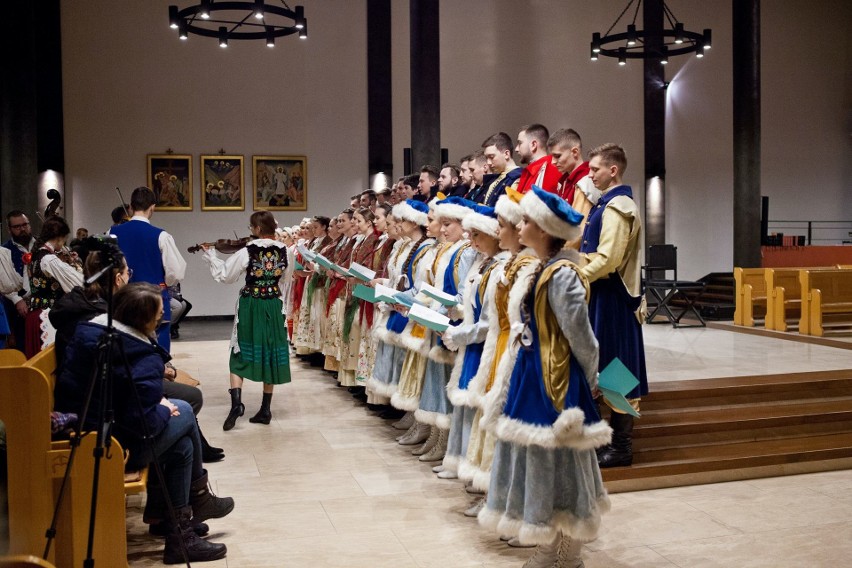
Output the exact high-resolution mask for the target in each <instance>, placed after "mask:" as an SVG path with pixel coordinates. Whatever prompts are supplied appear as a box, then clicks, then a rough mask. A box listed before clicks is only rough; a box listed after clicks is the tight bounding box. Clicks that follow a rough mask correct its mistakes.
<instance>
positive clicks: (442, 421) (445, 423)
mask: <svg viewBox="0 0 852 568" xmlns="http://www.w3.org/2000/svg"><path fill="white" fill-rule="evenodd" d="M394 406H396V405H394ZM414 419H415V420H416V421H417V422H420V423H422V424H428V425H430V426H435V427H436V428H438V429H439V430H449V429H450V422H451V421H452V415H451V414H441V413H439V412H432V411H430V410H423V409H422V408H418V409H417V410H415V411H414Z"/></svg>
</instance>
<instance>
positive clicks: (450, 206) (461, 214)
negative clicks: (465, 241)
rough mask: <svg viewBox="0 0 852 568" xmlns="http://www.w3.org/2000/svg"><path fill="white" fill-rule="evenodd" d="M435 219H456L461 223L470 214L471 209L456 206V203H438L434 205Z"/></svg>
mask: <svg viewBox="0 0 852 568" xmlns="http://www.w3.org/2000/svg"><path fill="white" fill-rule="evenodd" d="M434 211H435V217H438V218H440V219H458V220H459V221H461V220H462V219H464V218H465V217H467V216H468V215H470V214H471V213H473V209H470V208H469V207H465V206H464V205H458V204H457V203H439V204H437V205H435V209H434Z"/></svg>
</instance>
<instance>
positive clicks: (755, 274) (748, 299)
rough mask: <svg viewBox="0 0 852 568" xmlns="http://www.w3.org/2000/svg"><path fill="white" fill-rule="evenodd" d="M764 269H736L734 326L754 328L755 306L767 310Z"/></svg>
mask: <svg viewBox="0 0 852 568" xmlns="http://www.w3.org/2000/svg"><path fill="white" fill-rule="evenodd" d="M765 270H766V269H764V268H740V267H735V268H734V282H735V288H734V305H735V308H734V324H736V325H744V326H747V327H754V315H755V306H762V307H763V308H764V309H765V308H766V297H767V294H766V279H765V277H764V272H765Z"/></svg>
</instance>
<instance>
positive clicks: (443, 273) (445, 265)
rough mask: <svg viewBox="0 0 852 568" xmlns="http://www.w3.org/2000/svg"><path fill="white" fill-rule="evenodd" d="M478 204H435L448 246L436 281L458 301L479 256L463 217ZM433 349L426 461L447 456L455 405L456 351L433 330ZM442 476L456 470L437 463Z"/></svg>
mask: <svg viewBox="0 0 852 568" xmlns="http://www.w3.org/2000/svg"><path fill="white" fill-rule="evenodd" d="M475 208H476V204H475V203H473V202H472V201H468V200H466V199H462V198H460V197H448V198H447V199H444V200H442V201H438V202H437V203H436V204H435V212H434V214H435V217H436V219H437V220H438V221H439V222H440V223H441V229H440V231H441V237H442V238H443V240H444V245H445V248H444V249H443V250H441V251H439V252H438V254H436V257H435V261H434V262H433V264H432V268H433V270H432V275H431V276H430V280H431V282H432V283H433V284H432V285H433V286H434V287H435V288H437V289H439V290H441V291H443V292H444V293H446V294H449V295H451V296H454V297H455V300H456V302H457V303H461V302H462V299H463V297H464V293H465V285H466V284H467V275H468V272H469V270H470V267H471V266H472V265H473V263H474V260H475V259H476V257H477V252H476V250H474V249H473V248H471V246H470V241H468V240H467V239H465V238H464V237H465V230H464V227H463V226H462V221H463V220H464V219H465V218H466V217H467V216H468V215H471V214H472V213H473V211H474V209H475ZM419 299H420V300H421V301H423V303H426V304H427V305H428V306H429V307H431V308H432V309H433V310H435V311H437V312H439V313H444V314H447V315H449V316H450V318H451V320H452V321H453V325H458V324H459V323H460V322H461V314H460V313H455V312H456V311H457V310H456V309H455V308H453V309H451V310H450V312H451V313H447V309H446V308H445V307H444V306H443V305H441V304H440V303H439V302H437V301H432V300H431V299H429V298H428V297H426V296H424V295H423V294H422V293H421V294H420V296H419ZM430 336H431V337H430V339H431V341H430V343H429V345H430V349H429V351H428V354H427V361H426V369H425V372H424V376H423V389H422V392H421V394H420V400H419V402H418V407H417V411H416V412H415V413H414V419H415V420H417V421H418V422H421V423H423V424H428V425H429V426H430V427H431V431H430V437H431V438H432V439H431V440H428V439H427V440H426V444H424V447H423V448H421V450H419V451H424V452H425V453H424V454H423V455H422V456H421V457H422V458H423V461H438V460H442V459H443V458H444V454H445V452H446V449H447V440H448V434H449V429H450V422H451V419H452V414H453V406H452V404H451V403H450V400H449V398H448V396H447V385H448V384H449V382H450V375H451V374H452V371H453V363H454V362H455V359H456V354H455V353H454V352H452V351H450V350H449V349H447V348H446V346H445V345H444V343H443V341H442V340H441V338H440V337H438V336H437V335H435V334H430ZM434 469H436V470H437V471H436V473H438V476H439V477H441V478H443V479H454V478H455V477H456V474H455V470H447V471H445V470H444V469H443V467H442V466H436V467H435V468H433V470H434Z"/></svg>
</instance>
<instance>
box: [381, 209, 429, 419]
mask: <svg viewBox="0 0 852 568" xmlns="http://www.w3.org/2000/svg"><path fill="white" fill-rule="evenodd" d="M420 208H423V209H424V210H423V211H421V210H420ZM427 211H428V208H427V207H426V205H425V204H423V203H420V202H417V201H412V202H411V203H410V204H409V203H407V202H403V203H397V204H396V205H395V206H394V207H393V214H392V217H393V221H394V223H393V234H394V236H395V237H396V242H395V243H394V245H393V249H392V250H391V254H390V257H389V259H388V263H387V266H386V267H385V271H384V272H383V273H382V274H380V275H379V274H377V278H376V279H375V280H374V281H373V282H372V283H371V284H372V285H373V286H374V287H375V285H376V284H382V285H383V286H387V287H388V288H392V289H394V290H399V289H400V288H405V287H407V286H405V272H406V266H405V264H406V262H407V261H408V258H409V253H410V252H411V249H412V247H413V246H414V245H415V244H417V242H418V241H419V240H420V238H421V237H422V236H423V227H424V226H425V225H426V223H427ZM414 228H418V230H417V231H415V230H414ZM412 234H414V235H415V240H414V241H412V240H411V235H412ZM376 307H377V309H378V312H379V314H380V316H379V319H378V320H377V321H376V322H375V323H374V325H373V338H374V339H375V340H376V360H375V363H374V364H373V369H372V375H371V376H370V379H369V380H368V381H367V388H368V389H369V390H370V391H372V392H374V393H376V395H377V396H383V397H386V398H387V399H390V398H391V397H392V396H393V394H394V393H395V392H396V389H397V387H398V385H399V379H400V375H401V373H402V365H403V362H404V360H405V353H406V351H405V349H403V348H402V347H399V346H397V344H396V341H395V340H394V339H393V338H392V336H395V335H398V334H399V332H400V331H402V329H403V328H404V327H405V325H404V322H405V318H404V317H403V316H402V314H400V313H398V312H396V311H394V310H392V309H391V308H390V306H389V305H388V304H385V303H379V304H377V306H376ZM413 423H414V414H413V413H411V414H408V415H406V416H405V417H404V418H403V419H402V420H400V421H399V422H396V423H395V424H394V427H395V428H398V429H401V430H407V429H408V428H410V427H411V425H412V424H413Z"/></svg>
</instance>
